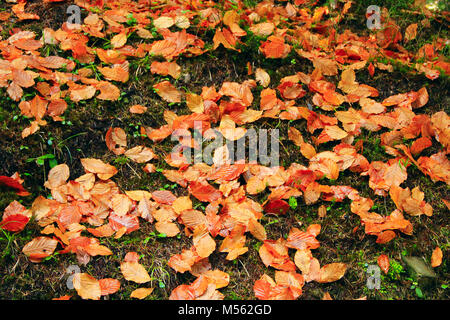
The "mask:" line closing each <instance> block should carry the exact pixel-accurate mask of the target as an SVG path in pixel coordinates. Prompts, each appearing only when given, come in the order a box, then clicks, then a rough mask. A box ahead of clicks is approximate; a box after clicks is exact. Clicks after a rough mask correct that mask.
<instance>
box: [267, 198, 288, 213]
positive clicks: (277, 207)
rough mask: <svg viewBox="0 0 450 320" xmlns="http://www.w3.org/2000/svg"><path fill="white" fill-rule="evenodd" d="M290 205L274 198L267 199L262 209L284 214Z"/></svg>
mask: <svg viewBox="0 0 450 320" xmlns="http://www.w3.org/2000/svg"><path fill="white" fill-rule="evenodd" d="M289 208H290V206H289V204H288V203H287V202H286V201H283V200H280V199H275V200H271V201H269V202H268V203H267V204H266V206H265V207H264V211H265V212H267V213H273V214H286V212H288V210H289Z"/></svg>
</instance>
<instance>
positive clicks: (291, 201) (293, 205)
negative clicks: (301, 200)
mask: <svg viewBox="0 0 450 320" xmlns="http://www.w3.org/2000/svg"><path fill="white" fill-rule="evenodd" d="M289 206H290V207H291V209H292V210H295V209H297V206H298V203H297V199H295V197H290V198H289Z"/></svg>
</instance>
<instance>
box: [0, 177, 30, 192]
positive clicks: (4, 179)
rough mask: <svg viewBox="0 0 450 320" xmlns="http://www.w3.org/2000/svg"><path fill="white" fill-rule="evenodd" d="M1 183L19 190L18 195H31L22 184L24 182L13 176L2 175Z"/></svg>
mask: <svg viewBox="0 0 450 320" xmlns="http://www.w3.org/2000/svg"><path fill="white" fill-rule="evenodd" d="M1 184H3V185H5V186H8V187H10V188H13V189H15V190H16V191H17V192H16V193H17V195H19V196H28V195H30V193H29V192H28V191H26V190H25V188H24V187H23V186H22V184H21V183H20V182H19V181H17V180H16V179H13V178H11V177H6V176H0V185H1Z"/></svg>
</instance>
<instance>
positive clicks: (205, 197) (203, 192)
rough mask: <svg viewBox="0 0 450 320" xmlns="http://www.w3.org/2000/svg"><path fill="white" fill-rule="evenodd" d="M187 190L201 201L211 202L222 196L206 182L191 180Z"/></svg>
mask: <svg viewBox="0 0 450 320" xmlns="http://www.w3.org/2000/svg"><path fill="white" fill-rule="evenodd" d="M189 192H190V193H191V194H192V195H193V196H194V197H196V198H197V199H198V200H200V201H202V202H213V201H216V200H218V199H219V198H220V197H222V192H221V191H219V190H217V189H216V188H214V187H213V186H212V185H210V184H208V183H206V184H205V183H201V182H197V181H193V182H191V184H190V185H189Z"/></svg>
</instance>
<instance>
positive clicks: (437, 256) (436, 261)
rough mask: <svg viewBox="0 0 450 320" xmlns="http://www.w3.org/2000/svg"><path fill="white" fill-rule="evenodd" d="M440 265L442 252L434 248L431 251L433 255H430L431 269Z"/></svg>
mask: <svg viewBox="0 0 450 320" xmlns="http://www.w3.org/2000/svg"><path fill="white" fill-rule="evenodd" d="M441 263H442V250H441V248H439V247H436V248H435V249H434V250H433V254H432V255H431V266H432V267H433V268H436V267H439V266H440V265H441Z"/></svg>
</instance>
